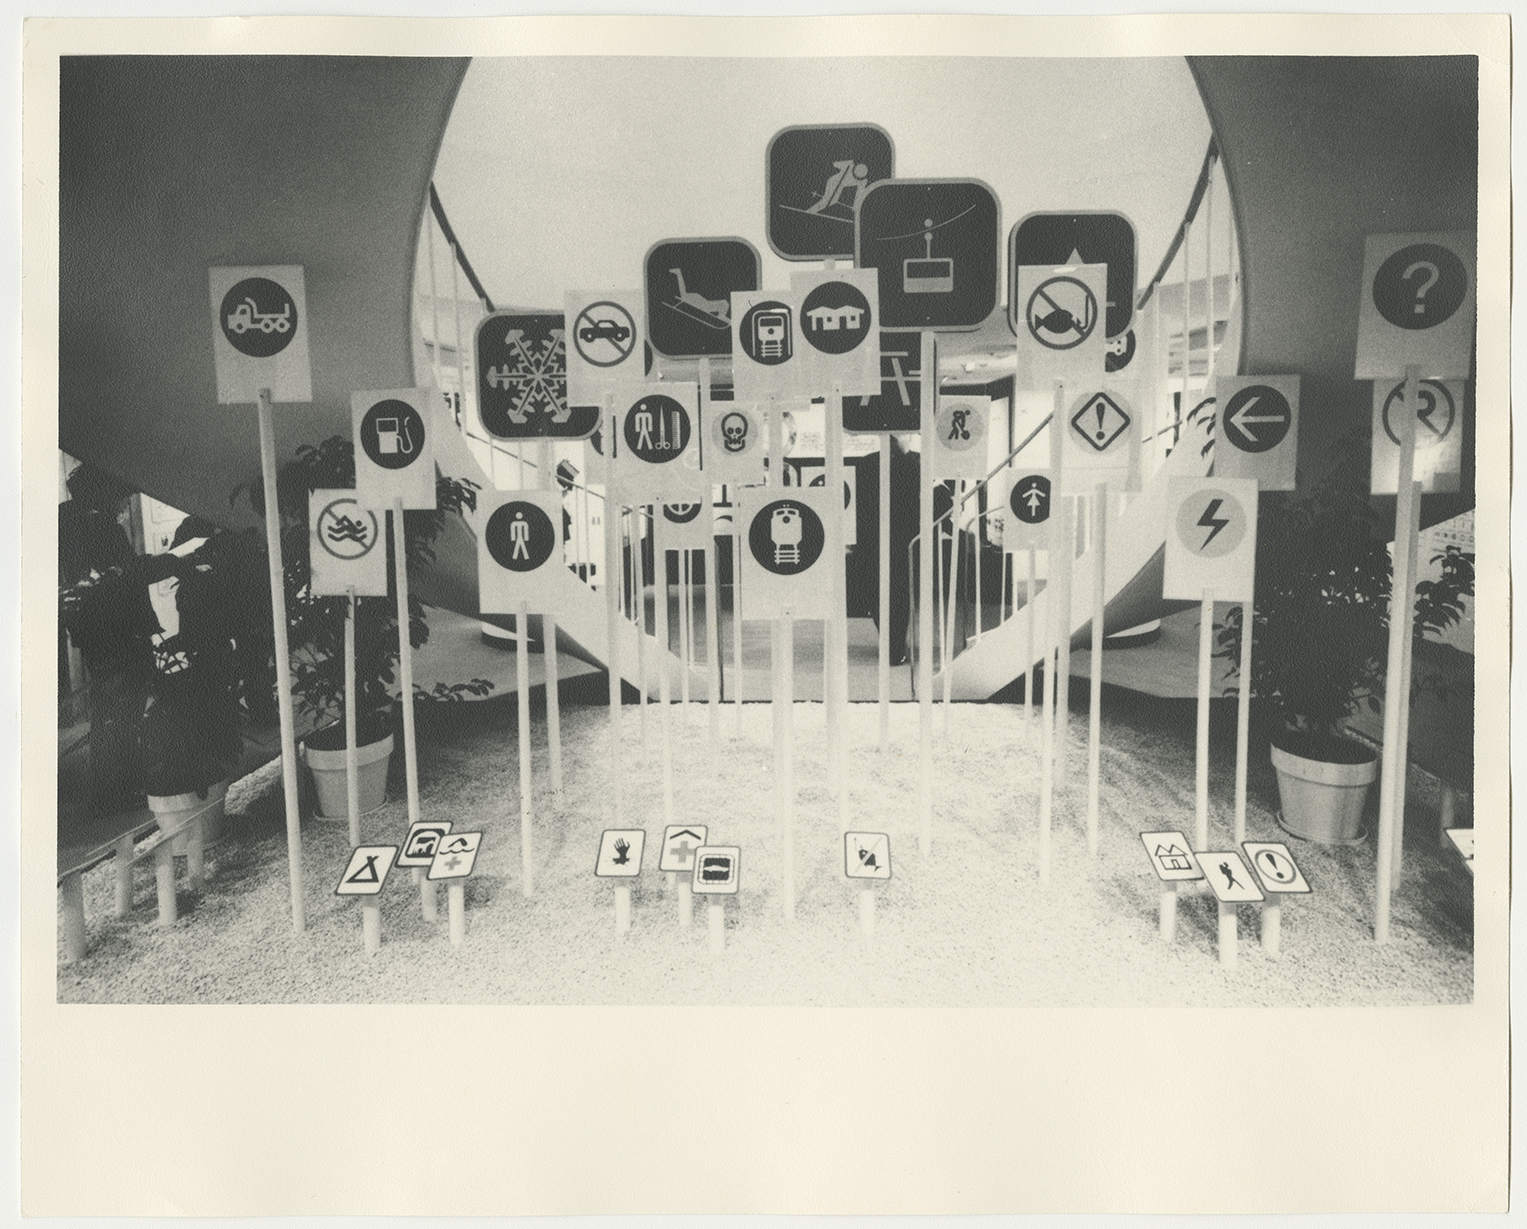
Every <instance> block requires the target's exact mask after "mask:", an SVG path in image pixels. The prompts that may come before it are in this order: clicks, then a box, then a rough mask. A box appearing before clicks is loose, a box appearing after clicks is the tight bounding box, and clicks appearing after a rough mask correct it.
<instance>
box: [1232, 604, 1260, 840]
mask: <svg viewBox="0 0 1527 1229" xmlns="http://www.w3.org/2000/svg"><path fill="white" fill-rule="evenodd" d="M1254 619H1255V611H1254V609H1253V605H1252V603H1251V602H1242V603H1241V661H1240V679H1239V680H1238V682H1239V684H1240V686H1239V688H1238V690H1237V692H1236V701H1235V843H1236V844H1237V845H1239V844H1240V843H1241V842H1242V841H1244V840H1245V839H1246V773H1247V764H1248V761H1249V760H1250V757H1251V646H1252V639H1253V631H1252V625H1253V622H1254Z"/></svg>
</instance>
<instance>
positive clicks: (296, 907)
mask: <svg viewBox="0 0 1527 1229" xmlns="http://www.w3.org/2000/svg"><path fill="white" fill-rule="evenodd" d="M259 419H260V476H261V478H262V479H263V482H264V491H265V552H266V555H267V556H268V558H269V561H270V612H271V622H272V624H273V625H274V630H275V640H276V645H275V652H276V706H277V712H278V714H279V716H280V721H281V789H282V800H283V802H284V804H285V807H286V865H287V877H288V879H289V880H290V884H291V897H292V929H293V930H295V931H296V932H297V933H298V934H301V933H302V930H303V928H304V927H305V926H306V925H307V922H306V909H305V908H304V905H303V899H302V815H301V812H300V811H299V810H298V809H297V806H298V804H297V732H296V716H295V714H294V713H293V711H292V665H291V658H290V656H289V653H290V650H289V648H288V646H287V636H286V578H285V575H284V568H283V565H282V562H281V509H280V505H279V504H277V502H276V427H275V422H274V420H273V418H272V415H271V399H270V389H268V388H262V389H261V390H260V403H259ZM173 873H174V868H173V864H172V865H171V875H172V879H171V908H172V911H173V897H174V881H173ZM163 904H164V898H163V891H162V889H161V894H160V907H161V913H162V911H163ZM170 921H171V922H172V923H173V921H174V918H173V916H172V917H171V919H170Z"/></svg>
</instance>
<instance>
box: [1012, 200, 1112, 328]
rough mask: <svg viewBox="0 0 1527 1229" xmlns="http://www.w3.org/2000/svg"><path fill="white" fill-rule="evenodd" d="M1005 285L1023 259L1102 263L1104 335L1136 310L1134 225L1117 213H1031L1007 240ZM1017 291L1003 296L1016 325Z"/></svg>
mask: <svg viewBox="0 0 1527 1229" xmlns="http://www.w3.org/2000/svg"><path fill="white" fill-rule="evenodd" d="M1007 260H1008V285H1009V286H1016V285H1017V284H1018V270H1019V268H1020V267H1022V266H1023V265H1105V266H1107V269H1108V273H1107V278H1106V291H1105V302H1104V313H1103V332H1104V336H1106V337H1118V336H1120V335H1121V334H1123V333H1125V332H1126V331H1128V329H1129V325H1130V321H1131V320H1133V319H1134V315H1135V226H1134V223H1133V222H1131V221H1130V220H1129V219H1128V218H1126V217H1125V216H1124V215H1123V214H1122V213H1031V214H1029V215H1028V216H1027V217H1025V218H1023V219H1022V220H1020V221H1019V222H1018V224H1017V225H1016V226H1014V227H1013V229H1012V233H1011V234H1010V235H1009V236H1008V241H1007ZM1018 308H1019V297H1018V295H1017V294H1012V295H1009V296H1008V304H1007V311H1008V321H1009V323H1010V324H1011V325H1012V328H1013V331H1014V332H1015V333H1016V332H1017V331H1018V329H1019V328H1020V327H1021V321H1020V312H1019V310H1018Z"/></svg>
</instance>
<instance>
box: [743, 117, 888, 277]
mask: <svg viewBox="0 0 1527 1229" xmlns="http://www.w3.org/2000/svg"><path fill="white" fill-rule="evenodd" d="M895 159H896V154H895V149H894V147H893V146H892V144H891V135H890V133H888V132H886V130H885V129H884V128H882V127H880V125H878V124H798V125H793V126H792V127H789V128H781V129H780V130H779V131H778V132H776V133H775V134H774V135H773V136H772V137H771V138H770V139H769V149H768V153H767V154H766V155H765V162H764V170H765V176H764V178H765V188H766V192H767V196H768V202H769V227H768V232H769V246H770V247H771V248H773V249H774V251H775V254H776V255H779V256H782V257H784V258H785V259H786V260H830V259H852V258H853V255H854V211H855V208H856V207H857V206H858V204H859V199H860V198H861V197H862V196H863V195H864V193H865V192H866V190H868V188H869V187H870V185H871V184H875V183H879V182H880V181H881V180H883V179H889V178H891V175H892V173H893V172H894V170H895V168H896V161H895Z"/></svg>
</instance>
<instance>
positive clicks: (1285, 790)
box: [1272, 742, 1378, 845]
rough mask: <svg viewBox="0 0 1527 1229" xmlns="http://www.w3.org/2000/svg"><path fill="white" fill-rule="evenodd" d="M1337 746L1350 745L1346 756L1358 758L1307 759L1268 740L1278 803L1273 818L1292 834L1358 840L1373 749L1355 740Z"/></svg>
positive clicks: (1374, 762) (1374, 767) (1328, 841)
mask: <svg viewBox="0 0 1527 1229" xmlns="http://www.w3.org/2000/svg"><path fill="white" fill-rule="evenodd" d="M1342 746H1343V747H1344V748H1347V747H1350V748H1352V749H1353V755H1352V758H1353V759H1356V760H1357V761H1358V762H1355V763H1333V762H1331V761H1328V760H1321V759H1307V758H1306V757H1305V756H1302V755H1296V754H1295V753H1294V752H1292V751H1286V750H1284V749H1283V748H1282V747H1279V746H1278V745H1276V744H1274V745H1273V747H1272V764H1273V769H1274V771H1275V772H1276V773H1277V774H1278V798H1279V801H1280V802H1281V803H1282V808H1283V810H1282V814H1281V815H1280V816H1279V817H1278V822H1279V823H1280V824H1282V826H1283V827H1284V828H1285V829H1287V830H1288V831H1289V832H1291V833H1293V834H1294V835H1295V836H1298V837H1303V838H1304V839H1305V840H1307V841H1317V842H1319V843H1320V844H1323V845H1355V844H1359V843H1360V842H1361V841H1362V840H1363V831H1362V824H1363V808H1364V807H1365V806H1366V805H1367V802H1368V789H1369V787H1370V786H1371V785H1372V784H1373V781H1374V778H1375V777H1377V776H1378V755H1377V753H1375V752H1373V751H1370V750H1369V749H1368V748H1366V747H1364V746H1362V745H1361V744H1360V743H1353V742H1344V743H1343V744H1342Z"/></svg>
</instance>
